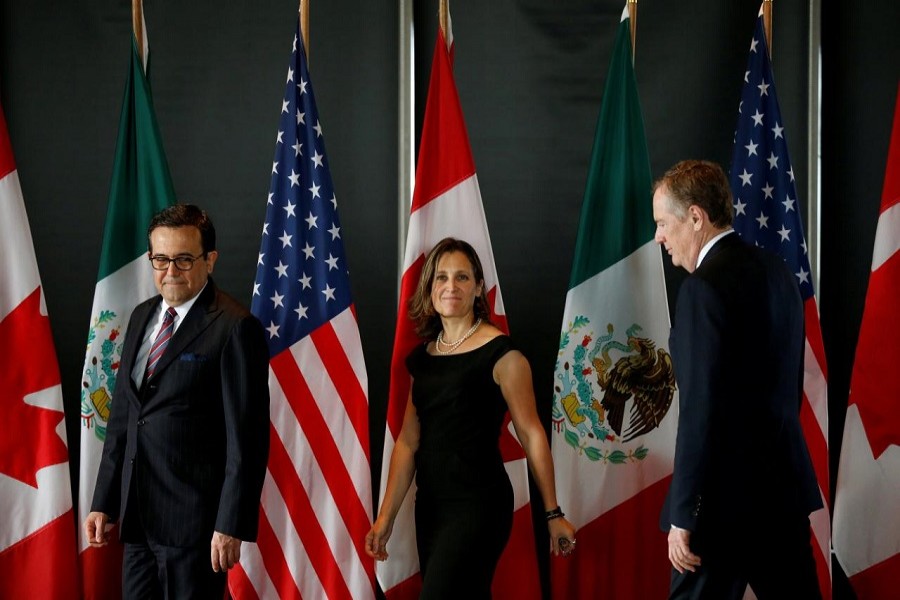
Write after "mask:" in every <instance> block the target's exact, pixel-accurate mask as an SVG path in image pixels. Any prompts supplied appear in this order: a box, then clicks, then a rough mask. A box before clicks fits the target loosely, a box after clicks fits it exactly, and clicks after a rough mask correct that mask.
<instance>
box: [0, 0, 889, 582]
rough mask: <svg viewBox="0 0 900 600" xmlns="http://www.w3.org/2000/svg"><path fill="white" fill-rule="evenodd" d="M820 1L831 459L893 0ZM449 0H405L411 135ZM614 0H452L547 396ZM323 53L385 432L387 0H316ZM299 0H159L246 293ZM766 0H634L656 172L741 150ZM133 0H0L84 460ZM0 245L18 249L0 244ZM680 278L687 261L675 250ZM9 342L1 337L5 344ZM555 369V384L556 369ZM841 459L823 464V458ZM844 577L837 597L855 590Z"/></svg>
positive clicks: (509, 287)
mask: <svg viewBox="0 0 900 600" xmlns="http://www.w3.org/2000/svg"><path fill="white" fill-rule="evenodd" d="M862 4H864V6H861V5H860V3H856V5H854V6H853V7H852V8H851V7H849V6H842V5H840V4H837V5H833V4H832V3H828V4H827V6H824V7H823V8H822V20H823V30H822V56H823V66H822V84H823V89H822V147H821V152H822V172H821V189H822V213H821V220H822V228H823V229H822V237H821V251H822V255H821V268H822V271H821V286H820V288H819V290H818V298H819V306H820V311H821V316H822V328H823V334H824V336H825V344H826V351H827V354H828V359H829V365H828V368H829V394H830V405H831V434H830V438H831V448H832V451H833V461H832V466H833V469H836V466H837V462H836V458H837V450H838V449H839V445H840V436H841V428H842V425H843V412H844V407H845V406H846V400H847V388H848V386H849V374H850V369H851V365H852V358H853V351H854V348H855V342H856V335H857V331H858V327H859V320H860V316H861V312H862V306H863V299H864V295H865V288H866V283H867V277H868V270H869V266H870V261H871V250H872V240H873V237H874V230H875V223H876V218H877V213H878V205H879V198H880V194H881V184H882V181H883V176H884V166H885V159H886V155H887V142H888V136H889V133H890V126H891V118H892V111H893V106H894V100H895V94H896V91H897V82H898V75H900V73H898V65H900V45H898V44H897V43H896V41H895V31H894V30H895V29H896V24H897V23H900V3H896V2H894V1H893V0H872V1H871V2H867V3H862ZM437 5H438V2H437V0H427V1H423V0H414V22H415V38H414V39H415V68H414V70H415V78H416V88H415V98H416V136H415V138H416V140H418V131H419V127H420V125H421V117H422V113H423V111H424V102H425V95H426V92H427V89H426V86H427V82H428V73H429V69H430V61H431V54H432V49H433V46H434V38H435V33H436V28H437V10H438V6H437ZM623 5H624V2H623V1H622V0H565V1H562V0H561V1H557V2H545V1H542V0H493V1H491V2H455V3H453V6H452V9H453V25H454V33H455V39H456V68H455V73H456V82H457V85H458V88H459V93H460V98H461V101H462V105H463V110H464V112H465V115H466V121H467V124H468V129H469V135H470V141H471V144H472V150H473V154H474V157H475V163H476V166H477V169H478V177H479V181H480V184H481V190H482V194H483V197H484V205H485V211H486V213H487V219H488V224H489V226H490V231H491V236H492V240H493V245H494V252H495V258H496V262H497V266H498V271H499V276H500V281H501V285H502V288H503V292H504V301H505V304H506V308H507V313H508V316H509V322H510V327H511V329H512V332H513V335H514V336H516V338H517V339H519V340H520V342H521V343H522V345H523V347H524V348H525V350H526V352H527V353H528V355H529V357H530V358H531V360H532V367H533V370H534V376H535V387H536V390H537V393H538V402H539V405H540V409H541V410H542V411H545V412H547V411H549V403H550V390H551V381H552V368H553V367H552V365H553V363H554V358H555V353H556V349H557V341H558V336H559V330H560V324H561V322H560V320H561V318H562V317H561V315H562V309H563V303H564V299H565V293H566V288H567V282H568V277H569V266H570V264H571V259H572V251H573V248H574V242H575V233H576V228H577V219H578V215H579V212H580V207H581V199H582V194H583V186H584V179H585V172H586V165H587V161H588V157H589V153H590V150H591V145H592V141H593V135H594V127H595V124H596V118H597V113H598V111H599V108H600V102H601V94H602V90H603V84H604V80H605V76H606V70H607V67H608V63H609V55H610V52H611V48H612V41H613V35H614V31H615V28H616V24H617V22H618V19H619V14H620V13H621V9H622V7H623ZM311 6H312V11H311V31H312V34H311V42H312V47H311V63H312V64H311V74H312V81H313V85H314V87H315V90H316V95H317V99H318V102H319V110H320V113H321V118H322V124H323V127H324V132H325V138H326V140H327V142H326V143H327V149H328V157H329V162H330V164H331V169H332V176H333V178H334V182H335V187H336V191H337V195H338V198H339V200H340V211H341V219H342V221H343V225H344V233H345V242H346V247H347V253H348V261H349V264H350V268H351V281H352V287H353V291H354V296H355V299H356V303H357V308H358V315H359V320H360V327H361V334H362V338H363V346H364V350H365V352H366V361H367V366H368V372H369V383H370V385H369V390H370V403H371V405H372V443H373V449H374V452H373V463H374V465H375V466H376V471H377V466H378V465H380V461H378V460H377V457H378V454H379V452H380V447H381V438H382V431H383V428H382V420H381V419H383V411H384V403H385V401H386V396H387V387H388V381H387V377H388V365H389V360H390V350H391V345H392V338H393V327H394V320H395V317H396V309H397V306H396V281H397V277H398V274H397V272H396V264H397V254H398V252H400V251H402V248H398V247H397V241H396V240H397V238H398V225H397V217H396V215H397V202H398V198H399V190H398V184H397V124H398V117H397V102H398V84H399V82H398V60H399V56H398V42H397V39H398V33H399V25H398V15H399V8H398V6H397V5H396V4H395V3H392V2H388V1H386V0H381V1H379V2H353V1H349V0H331V1H326V0H321V1H318V2H317V1H315V0H312V5H311ZM296 8H297V3H296V2H294V1H288V0H254V1H252V2H251V1H249V0H234V1H232V2H229V3H214V2H210V1H209V0H195V1H193V2H172V1H171V0H169V1H166V0H146V2H145V13H146V19H147V27H148V30H149V40H150V45H151V56H152V73H151V81H152V85H153V93H154V101H155V106H156V115H157V119H158V121H159V125H160V128H161V130H162V135H163V140H164V143H165V149H166V153H167V156H168V159H169V164H170V168H171V170H172V175H173V179H174V183H175V189H176V192H177V193H178V195H179V197H180V198H181V199H183V200H185V201H192V202H196V203H198V204H201V205H202V206H204V207H205V208H207V209H208V210H209V211H210V213H211V214H212V216H213V218H214V220H215V222H216V226H217V229H218V230H219V232H220V251H221V259H220V262H219V264H218V268H217V272H216V275H217V281H218V282H219V284H220V285H222V286H223V287H224V288H225V289H227V290H229V291H230V292H232V293H233V294H234V295H235V296H237V297H239V298H242V299H244V300H245V301H246V302H248V303H249V298H250V290H251V283H252V281H253V277H254V274H255V258H256V252H257V250H258V246H259V233H260V228H261V226H262V220H263V214H264V210H265V207H264V203H265V196H266V192H267V187H268V178H269V171H270V167H269V164H270V161H271V157H272V153H273V151H274V143H273V142H274V138H275V131H276V124H277V118H278V111H279V106H280V105H279V103H280V97H281V93H282V87H283V83H284V79H283V78H284V76H285V73H286V69H287V61H288V57H289V52H290V44H291V40H292V36H293V31H294V28H295V14H296ZM758 9H759V2H758V0H730V1H728V2H701V1H700V0H688V1H686V2H679V3H674V2H661V1H655V2H654V1H652V0H645V1H643V2H641V3H640V4H639V14H638V34H637V40H638V48H637V57H636V61H635V70H636V74H637V80H638V85H639V88H640V92H641V101H642V106H643V112H644V118H645V127H646V133H647V139H648V146H649V151H650V156H651V162H652V167H653V172H654V175H659V174H661V173H662V171H663V170H665V168H667V167H668V166H669V165H671V164H672V163H674V162H676V161H677V160H680V159H682V158H687V157H695V158H701V157H702V158H710V159H713V160H717V161H720V162H721V163H722V164H724V165H725V166H726V167H727V166H728V164H729V162H730V159H731V148H732V140H733V137H732V136H733V131H734V126H735V119H736V115H737V102H738V99H739V94H740V86H741V82H742V78H743V73H744V69H745V67H746V61H747V52H748V49H749V43H750V37H751V35H752V32H753V27H754V22H755V18H756V14H757V11H758ZM130 10H131V9H130V2H126V1H124V0H115V1H113V0H83V1H81V2H65V1H62V0H39V1H36V2H30V1H26V0H0V102H2V105H3V108H4V110H5V112H6V117H7V121H8V124H9V130H10V136H11V138H12V144H13V148H14V151H15V153H16V159H17V164H18V169H19V176H20V178H21V182H22V188H23V191H24V196H25V202H26V206H27V210H28V214H29V219H30V222H31V228H32V233H33V237H34V241H35V251H36V253H37V259H38V264H39V267H40V269H41V275H42V279H43V283H44V292H45V296H46V299H47V304H48V309H49V311H50V317H51V324H52V327H53V331H54V337H55V340H56V347H57V353H58V354H59V361H60V366H61V369H62V377H63V389H64V395H65V402H66V408H67V411H68V412H67V423H68V425H69V429H68V431H69V445H70V448H71V450H72V456H73V470H74V472H75V473H77V469H75V468H74V465H75V464H76V461H77V451H78V436H79V423H78V419H79V417H78V414H79V410H78V405H79V385H80V376H81V366H82V360H83V355H84V341H85V339H86V334H87V320H88V317H89V313H90V306H91V300H92V295H93V285H94V282H95V279H96V273H97V265H98V256H99V248H100V236H101V232H102V226H103V220H104V217H105V212H106V199H107V193H108V186H109V176H110V169H111V166H112V155H113V148H114V145H115V139H116V133H117V132H116V128H117V126H118V118H119V111H120V104H121V99H122V91H123V86H124V80H125V76H126V73H127V61H128V59H129V43H130V30H131V21H130ZM809 10H810V9H809V5H808V3H806V2H789V1H787V0H780V1H778V2H775V3H774V44H773V49H774V68H775V75H776V85H777V88H778V94H779V99H780V101H781V106H782V112H783V117H784V121H785V127H786V131H787V136H788V143H789V146H790V151H791V158H792V162H793V165H794V171H795V173H796V176H797V186H798V193H799V195H800V198H801V202H803V203H804V204H805V203H807V202H808V201H809V199H808V197H807V192H808V190H809V175H808V173H807V164H806V153H807V138H808V135H807V134H808V132H807V105H806V102H807V94H808V88H807V86H808V80H807V69H808V59H807V45H808V43H809V37H810V34H809V31H808V23H809ZM0 259H2V261H3V262H6V261H8V260H11V257H0ZM671 275H672V276H671V283H672V284H673V286H672V287H673V289H674V287H675V286H676V285H677V282H678V281H679V276H678V274H677V273H672V274H671ZM7 351H9V350H4V352H7ZM544 392H546V393H544ZM833 475H834V473H833ZM845 594H848V592H847V591H846V589H845V588H844V586H843V584H842V582H841V581H840V579H839V577H838V580H837V581H836V597H849V596H847V595H845Z"/></svg>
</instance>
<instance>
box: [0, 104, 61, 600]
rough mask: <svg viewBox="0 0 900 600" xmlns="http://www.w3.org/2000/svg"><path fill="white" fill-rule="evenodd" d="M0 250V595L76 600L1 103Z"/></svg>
mask: <svg viewBox="0 0 900 600" xmlns="http://www.w3.org/2000/svg"><path fill="white" fill-rule="evenodd" d="M0 256H3V257H4V268H3V271H2V274H0V347H2V348H3V349H4V351H3V356H4V359H3V366H2V367H0V389H2V390H3V414H4V418H3V425H2V426H0V429H2V431H0V514H2V515H3V520H4V525H3V527H2V528H0V597H2V598H61V599H65V598H78V597H79V591H78V570H77V568H76V566H75V565H76V561H75V559H76V556H77V549H76V542H75V523H74V518H75V516H74V514H73V506H72V487H71V480H70V478H69V450H68V445H67V441H66V423H65V415H64V412H63V397H62V388H61V386H60V374H59V364H58V363H57V361H56V350H55V348H54V345H53V336H52V334H51V331H50V321H49V317H48V315H47V307H46V304H45V301H44V291H43V287H42V286H41V276H40V273H39V272H38V265H37V258H36V257H35V254H34V243H33V240H32V238H31V228H30V226H29V224H28V215H27V214H26V211H25V200H24V198H23V196H22V188H21V186H20V184H19V175H18V171H17V169H16V164H15V158H14V157H13V152H12V144H11V143H10V140H9V134H8V132H7V129H6V118H5V117H4V115H3V109H2V108H0ZM48 574H52V575H50V576H48Z"/></svg>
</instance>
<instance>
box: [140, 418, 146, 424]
mask: <svg viewBox="0 0 900 600" xmlns="http://www.w3.org/2000/svg"><path fill="white" fill-rule="evenodd" d="M146 424H147V421H145V420H144V419H141V420H140V421H138V425H146Z"/></svg>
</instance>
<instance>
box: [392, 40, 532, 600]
mask: <svg viewBox="0 0 900 600" xmlns="http://www.w3.org/2000/svg"><path fill="white" fill-rule="evenodd" d="M448 29H449V27H448ZM452 47H453V39H452V34H448V36H447V38H445V37H444V34H443V32H442V31H439V33H438V39H437V43H436V45H435V49H434V59H433V61H432V65H431V81H430V83H429V87H428V101H427V103H426V106H425V120H424V124H423V127H422V139H421V142H420V144H419V162H418V165H417V167H416V185H415V191H414V193H413V202H412V208H411V212H410V218H409V232H408V234H407V238H406V253H405V258H404V261H403V279H402V282H401V285H400V310H399V314H398V317H397V331H396V337H395V339H394V352H393V358H392V361H391V390H390V397H389V400H388V414H387V428H386V431H385V443H384V455H383V467H382V471H381V472H382V476H381V494H380V497H382V498H383V497H384V489H385V485H386V482H387V473H388V467H389V465H390V458H391V451H392V450H393V448H394V440H395V439H396V438H397V435H399V433H400V427H401V425H402V423H403V412H404V409H405V408H406V402H407V398H408V395H409V385H410V380H409V374H408V373H407V372H406V367H405V365H404V360H405V358H406V356H407V355H408V354H409V353H410V352H411V351H412V350H413V348H414V347H415V346H416V345H417V344H419V343H420V340H419V338H418V337H417V336H416V334H415V332H414V327H413V323H412V321H410V320H409V318H408V317H407V306H408V302H409V299H410V298H411V297H412V296H413V294H414V292H415V289H416V284H417V283H418V281H419V275H420V274H421V272H422V265H423V263H424V262H425V254H427V253H428V252H429V251H430V250H431V248H432V247H433V246H434V245H435V244H437V242H439V241H440V240H442V239H443V238H445V237H456V238H460V239H463V240H465V241H467V242H469V243H470V244H471V245H472V246H473V247H474V248H475V251H476V252H477V253H478V256H479V258H480V259H481V262H482V266H483V268H484V278H485V286H486V288H487V290H488V300H489V302H490V304H491V321H492V322H493V323H494V324H495V325H497V326H498V327H499V328H500V329H502V330H504V331H506V330H507V326H506V317H505V312H504V310H503V300H502V298H501V296H500V286H499V283H498V279H497V270H496V266H495V264H494V253H493V251H492V250H491V240H490V236H489V235H488V228H487V221H486V219H485V216H484V207H483V206H482V203H481V192H480V191H479V189H478V178H477V177H476V175H475V161H474V160H473V158H472V151H471V149H470V147H469V137H468V134H467V133H466V125H465V121H464V120H463V114H462V107H461V105H460V102H459V96H458V95H457V92H456V84H455V83H454V81H453V58H452V56H453V51H452ZM506 425H507V427H506V429H505V430H504V432H503V435H502V436H501V439H500V443H501V451H502V453H503V458H504V460H505V461H506V471H507V474H508V475H509V478H510V481H511V482H512V486H513V490H514V493H515V509H516V510H515V513H514V516H513V530H512V534H511V537H510V540H509V543H508V544H507V546H506V550H505V551H504V553H503V556H501V558H500V564H499V565H498V567H497V571H496V573H495V575H494V583H493V595H494V598H498V599H499V598H516V599H517V600H527V599H528V598H539V597H540V583H539V581H538V575H537V555H536V553H535V543H534V532H533V526H532V522H531V507H530V503H529V495H528V474H527V465H526V463H525V453H524V451H523V450H522V447H521V446H520V445H519V443H518V441H517V440H516V439H515V437H514V435H513V434H512V431H511V425H510V424H509V423H508V422H507V424H506ZM414 488H415V486H414V485H413V486H412V488H411V489H410V490H409V493H408V494H407V496H406V499H405V500H404V503H403V506H402V508H401V509H400V513H399V514H398V515H397V518H396V521H395V523H394V529H393V535H392V536H391V540H390V542H389V543H388V551H389V552H390V559H388V560H387V561H385V562H380V563H378V564H377V566H376V573H377V576H378V580H379V582H380V584H381V587H382V589H383V590H384V591H385V594H386V596H387V598H388V599H389V600H398V599H407V598H409V599H413V598H418V594H419V589H420V587H421V580H420V577H419V575H418V572H419V560H418V556H417V554H416V545H415V523H414V519H413V503H414V498H415V489H414ZM460 577H465V574H464V573H461V574H460Z"/></svg>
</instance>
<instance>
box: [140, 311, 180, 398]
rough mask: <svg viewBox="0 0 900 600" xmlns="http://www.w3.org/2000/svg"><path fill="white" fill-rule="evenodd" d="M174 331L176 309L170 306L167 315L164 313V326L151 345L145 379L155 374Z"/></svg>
mask: <svg viewBox="0 0 900 600" xmlns="http://www.w3.org/2000/svg"><path fill="white" fill-rule="evenodd" d="M174 331H175V309H174V308H172V307H171V306H170V307H169V308H168V310H166V313H165V315H163V322H162V327H161V328H160V330H159V333H157V334H156V339H155V340H153V345H152V346H150V355H149V356H148V357H147V373H146V374H145V375H144V381H146V380H148V379H150V377H152V376H153V371H154V370H155V369H156V365H157V364H158V363H159V359H160V358H162V355H163V353H164V352H165V351H166V346H168V345H169V340H170V339H172V333H173V332H174Z"/></svg>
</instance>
